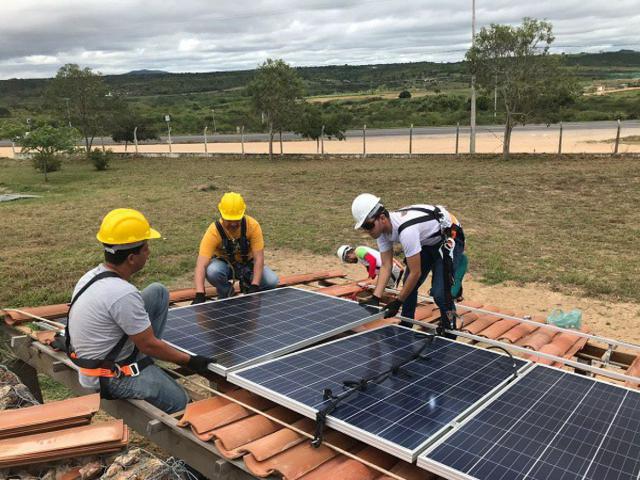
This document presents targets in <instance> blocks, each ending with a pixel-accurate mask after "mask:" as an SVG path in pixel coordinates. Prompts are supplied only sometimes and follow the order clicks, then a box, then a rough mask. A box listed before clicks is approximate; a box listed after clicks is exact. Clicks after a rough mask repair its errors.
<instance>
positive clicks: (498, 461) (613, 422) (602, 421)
mask: <svg viewBox="0 0 640 480" xmlns="http://www.w3.org/2000/svg"><path fill="white" fill-rule="evenodd" d="M418 465H419V466H421V467H423V468H425V469H427V470H430V471H432V472H435V473H438V474H440V475H443V476H445V477H447V478H454V479H457V478H465V479H468V478H477V479H492V480H503V479H525V478H526V479H541V480H542V479H545V480H546V479H556V478H557V479H562V480H572V479H594V480H596V479H598V480H600V479H619V480H625V479H629V480H631V479H633V480H637V479H638V478H639V476H640V392H637V391H634V390H630V389H627V388H624V387H619V386H617V385H612V384H609V383H604V382H600V381H596V380H593V379H591V378H587V377H584V376H580V375H576V374H573V373H569V372H564V371H562V370H558V369H554V368H550V367H544V366H536V367H535V368H533V369H532V370H531V371H530V372H529V373H527V374H526V375H524V376H523V377H522V378H521V379H520V380H519V381H518V382H515V383H513V384H512V385H511V386H510V387H509V388H508V389H507V390H506V391H505V392H504V393H503V394H502V395H500V396H499V397H497V398H496V399H495V400H494V401H493V402H491V403H490V404H488V405H487V406H486V407H485V408H484V409H482V410H480V411H479V412H478V413H477V414H476V415H475V416H474V417H473V418H471V419H469V421H468V422H466V423H465V424H464V425H463V426H462V427H461V428H460V429H459V430H457V431H455V432H454V433H453V434H451V435H450V436H448V437H446V438H444V439H443V441H442V442H441V443H439V444H436V445H435V446H434V447H432V448H431V449H430V450H429V451H427V452H426V453H424V454H423V455H421V456H420V457H419V459H418Z"/></svg>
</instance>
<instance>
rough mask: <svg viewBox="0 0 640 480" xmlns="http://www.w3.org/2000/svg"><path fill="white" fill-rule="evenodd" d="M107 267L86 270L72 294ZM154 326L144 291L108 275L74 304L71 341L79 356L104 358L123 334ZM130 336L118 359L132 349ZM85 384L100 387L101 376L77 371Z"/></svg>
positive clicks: (71, 316) (71, 313)
mask: <svg viewBox="0 0 640 480" xmlns="http://www.w3.org/2000/svg"><path fill="white" fill-rule="evenodd" d="M107 270H108V269H107V268H106V267H105V266H104V265H99V266H97V267H96V268H94V269H93V270H90V271H88V272H87V273H85V274H84V275H83V276H82V278H81V279H80V280H79V281H78V283H77V284H76V287H75V288H74V290H73V298H75V295H76V294H77V293H78V291H80V289H81V288H82V287H83V286H84V285H85V284H86V283H87V282H88V281H89V280H90V279H91V278H93V277H95V276H96V275H98V274H99V273H102V272H105V271H107ZM150 326H151V322H150V321H149V315H148V314H147V311H146V310H145V308H144V301H143V299H142V295H141V294H140V292H139V291H138V289H137V288H136V287H134V286H133V285H131V284H130V283H129V282H127V281H126V280H123V279H121V278H117V277H108V278H103V279H102V280H98V281H97V282H95V283H94V284H93V285H91V286H90V287H89V288H88V289H87V290H85V291H84V293H83V294H82V295H81V296H80V298H79V299H78V300H77V301H76V303H74V304H73V308H72V309H71V312H70V314H69V336H70V337H71V345H72V347H73V349H74V350H75V352H76V354H77V355H78V357H79V358H88V359H103V358H105V357H106V356H107V354H108V353H109V351H111V349H112V348H113V347H114V346H115V345H116V343H118V341H119V340H120V339H121V338H122V336H123V335H124V334H127V335H136V334H138V333H141V332H143V331H144V330H146V329H147V328H149V327H150ZM133 347H134V345H133V342H132V341H131V340H128V341H127V342H126V343H125V345H124V347H123V348H122V350H121V351H120V355H118V358H117V359H116V360H122V359H124V358H126V357H128V356H129V355H131V352H133ZM78 376H79V380H80V384H81V385H82V386H83V387H85V388H98V386H99V384H100V382H99V380H98V377H88V376H86V375H82V374H78Z"/></svg>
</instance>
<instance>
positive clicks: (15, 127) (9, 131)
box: [0, 120, 25, 155]
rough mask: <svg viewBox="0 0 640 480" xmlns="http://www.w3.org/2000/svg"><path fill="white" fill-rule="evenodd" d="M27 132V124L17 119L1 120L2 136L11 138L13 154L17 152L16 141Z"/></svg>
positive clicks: (0, 134) (0, 135) (0, 130)
mask: <svg viewBox="0 0 640 480" xmlns="http://www.w3.org/2000/svg"><path fill="white" fill-rule="evenodd" d="M24 133H25V125H24V124H22V123H18V122H16V121H10V120H5V121H4V122H0V138H7V139H9V140H11V149H12V150H13V154H14V155H15V154H16V147H15V144H16V142H17V141H18V140H19V139H20V137H22V136H23V135H24Z"/></svg>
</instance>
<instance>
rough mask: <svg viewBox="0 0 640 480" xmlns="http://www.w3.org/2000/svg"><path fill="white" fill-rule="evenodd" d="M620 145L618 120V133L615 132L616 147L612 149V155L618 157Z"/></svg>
mask: <svg viewBox="0 0 640 480" xmlns="http://www.w3.org/2000/svg"><path fill="white" fill-rule="evenodd" d="M619 145H620V119H618V131H617V132H616V146H615V148H614V149H613V154H614V155H618V146H619Z"/></svg>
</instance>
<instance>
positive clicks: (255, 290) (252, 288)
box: [247, 283, 260, 293]
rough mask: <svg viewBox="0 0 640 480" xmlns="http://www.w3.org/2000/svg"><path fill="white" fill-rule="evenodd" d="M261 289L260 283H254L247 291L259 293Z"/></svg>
mask: <svg viewBox="0 0 640 480" xmlns="http://www.w3.org/2000/svg"><path fill="white" fill-rule="evenodd" d="M259 291H260V285H254V284H253V283H252V284H251V285H249V287H248V288H247V293H257V292H259Z"/></svg>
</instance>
